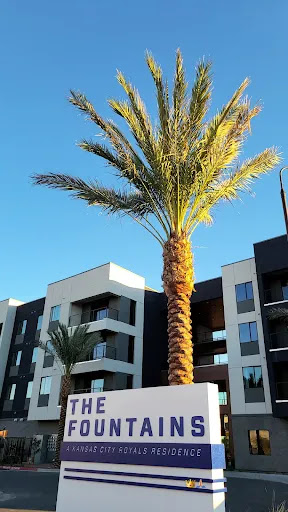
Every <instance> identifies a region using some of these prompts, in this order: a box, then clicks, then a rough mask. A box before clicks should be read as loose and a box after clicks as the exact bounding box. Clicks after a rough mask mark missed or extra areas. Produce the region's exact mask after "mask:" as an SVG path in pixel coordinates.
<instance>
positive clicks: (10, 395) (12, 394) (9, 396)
mask: <svg viewBox="0 0 288 512" xmlns="http://www.w3.org/2000/svg"><path fill="white" fill-rule="evenodd" d="M15 391H16V384H10V386H9V387H8V389H7V395H6V397H7V400H14V397H15Z"/></svg>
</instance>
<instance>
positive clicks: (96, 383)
mask: <svg viewBox="0 0 288 512" xmlns="http://www.w3.org/2000/svg"><path fill="white" fill-rule="evenodd" d="M103 388H104V379H93V380H91V393H97V391H103Z"/></svg>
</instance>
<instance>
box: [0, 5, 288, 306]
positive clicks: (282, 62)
mask: <svg viewBox="0 0 288 512" xmlns="http://www.w3.org/2000/svg"><path fill="white" fill-rule="evenodd" d="M287 16H288V4H287V2H286V1H285V0H278V1H277V2H271V1H269V2H268V0H262V1H260V0H254V1H253V2H251V0H244V1H242V2H241V3H237V2H231V0H230V1H229V0H224V1H218V2H214V1H212V0H210V1H208V0H202V1H201V2H198V1H197V2H196V1H195V0H178V1H177V2H172V1H171V0H166V1H163V0H158V1H155V0H153V1H152V0H146V1H145V2H135V0H133V1H132V0H126V1H125V2H119V1H118V0H110V2H99V1H96V0H82V2H81V3H79V2H78V1H77V2H76V1H75V0H69V1H68V0H62V1H59V0H50V1H49V2H39V0H27V1H26V2H23V1H20V0H14V1H11V0H3V1H2V2H1V8H0V48H1V51H0V69H1V82H0V89H1V107H0V110H1V123H0V131H1V134H0V135H1V149H0V176H1V181H0V215H1V223H0V234H1V238H0V239H1V242H2V243H1V249H0V300H1V299H5V298H7V297H11V296H12V297H15V298H18V299H20V300H24V301H27V300H32V299H34V298H37V297H40V296H43V295H45V293H46V286H47V283H49V282H53V281H56V280H58V279H61V278H64V277H67V276H70V275H72V274H76V273H78V272H81V271H83V270H86V269H89V268H92V267H94V266H97V265H100V264H102V263H105V262H107V261H114V262H115V263H117V264H119V265H122V266H124V267H126V268H128V269H130V270H132V271H134V272H136V273H139V274H141V275H143V276H145V277H146V280H147V284H148V285H150V286H152V287H155V288H157V289H160V288H161V268H162V261H161V248H160V246H159V247H158V246H157V242H156V241H154V240H153V238H152V237H150V236H149V234H146V232H145V231H144V230H143V229H141V228H140V227H138V226H137V225H136V224H135V225H134V224H133V222H132V221H130V220H124V219H122V220H118V219H117V218H115V217H106V216H105V215H104V214H101V213H100V212H99V210H97V209H96V208H87V207H86V205H85V203H84V202H83V203H82V202H80V201H75V200H72V199H70V198H69V197H68V194H65V193H64V192H61V191H51V190H48V189H44V188H40V187H32V185H31V183H30V181H29V176H30V175H31V173H33V172H43V171H44V172H46V171H53V172H57V171H59V172H68V173H71V174H75V175H76V174H77V175H80V176H82V177H93V176H97V177H98V178H100V179H101V180H102V181H103V182H104V183H107V184H111V183H113V181H114V178H113V176H112V175H111V173H110V171H109V170H108V169H107V167H105V165H104V164H103V162H102V161H101V160H100V159H97V157H95V156H93V155H90V154H88V153H85V152H83V151H82V150H80V149H79V148H77V147H76V141H77V140H79V139H81V138H82V137H85V136H86V137H90V136H93V135H95V134H96V133H97V128H96V126H95V125H92V124H91V123H89V122H88V121H85V119H84V118H83V117H81V116H80V115H79V114H78V112H77V111H76V110H75V109H74V108H73V107H72V106H71V105H70V104H69V103H68V102H67V97H68V94H69V89H70V88H73V89H76V90H81V91H82V92H84V93H85V94H86V95H87V96H88V97H89V98H90V99H91V100H92V101H93V103H94V105H95V107H96V108H97V110H98V111H99V112H100V113H101V114H102V115H104V116H111V117H113V118H114V119H115V116H114V115H112V114H110V112H109V109H108V107H107V102H106V100H107V98H109V97H112V96H113V97H117V98H119V97H123V94H122V91H121V88H120V86H119V85H118V84H117V81H116V79H115V74H116V69H117V68H118V69H120V70H121V71H123V72H124V73H125V74H126V75H127V76H128V77H129V78H130V79H131V80H132V81H133V82H134V83H135V85H137V87H138V89H139V90H140V93H141V95H142V96H143V98H144V99H145V100H146V101H147V105H148V108H149V109H150V110H151V112H152V117H155V101H154V100H155V96H154V90H153V85H152V82H151V79H150V76H149V72H148V70H147V68H146V65H145V62H144V52H145V50H146V49H149V50H151V51H152V53H153V54H154V56H155V58H156V59H157V61H158V62H159V63H160V64H161V65H162V67H163V69H164V72H165V73H166V75H167V76H168V77H169V78H170V79H171V78H172V76H173V70H174V57H175V51H176V49H177V47H180V48H181V50H182V52H183V56H184V60H185V67H186V70H187V76H188V78H189V81H190V83H191V82H192V80H193V76H194V67H195V64H196V62H197V61H198V59H199V58H200V57H202V56H203V55H205V56H206V57H208V58H210V59H212V61H213V69H214V93H213V104H212V112H213V111H215V109H216V108H217V107H221V106H222V104H223V103H224V102H226V101H227V99H228V98H229V97H230V96H231V95H232V93H233V92H234V90H235V89H236V87H237V86H238V85H239V84H240V82H241V81H242V80H243V79H244V77H245V76H249V77H251V80H252V84H251V86H250V87H249V91H248V92H249V96H251V98H252V101H254V102H256V101H258V100H261V102H262V103H263V105H264V110H263V112H262V113H261V114H260V116H259V117H258V118H257V119H256V120H255V121H254V122H253V125H252V136H251V137H250V138H249V140H248V142H247V143H246V146H245V153H244V155H243V156H244V157H248V156H252V155H253V154H254V153H257V152H259V151H261V150H262V149H264V148H265V147H267V146H272V145H277V146H279V147H280V148H281V151H282V152H283V158H284V161H285V163H287V162H288V151H287V130H286V122H287V118H288V102H287V83H288V67H287V64H286V63H287V49H288V48H287V40H288V35H287V34H288V31H287ZM120 124H121V123H120ZM287 187H288V176H287ZM254 192H255V193H256V197H255V198H253V197H252V196H250V195H246V196H243V199H242V201H238V202H236V203H234V204H233V206H231V205H221V206H220V207H219V208H218V210H217V212H216V215H215V217H216V218H215V224H214V225H213V226H212V227H210V228H206V227H200V228H198V231H196V232H195V235H194V237H193V240H192V243H193V248H194V252H195V267H196V278H197V280H198V281H199V280H204V279H208V278H211V277H215V276H217V275H220V273H221V265H224V264H227V263H229V262H233V261H236V260H241V259H243V258H247V257H250V256H252V254H253V253H252V251H253V247H252V244H253V242H257V241H260V240H262V239H266V238H270V237H274V236H278V235H280V234H283V233H284V222H283V218H282V211H281V204H280V201H279V186H278V172H277V171H275V172H274V173H272V174H270V175H269V176H265V177H264V178H263V179H261V180H259V181H258V182H257V184H256V185H255V186H254Z"/></svg>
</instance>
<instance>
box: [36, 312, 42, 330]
mask: <svg viewBox="0 0 288 512" xmlns="http://www.w3.org/2000/svg"><path fill="white" fill-rule="evenodd" d="M42 320H43V315H40V316H38V320H37V331H40V329H41V327H42Z"/></svg>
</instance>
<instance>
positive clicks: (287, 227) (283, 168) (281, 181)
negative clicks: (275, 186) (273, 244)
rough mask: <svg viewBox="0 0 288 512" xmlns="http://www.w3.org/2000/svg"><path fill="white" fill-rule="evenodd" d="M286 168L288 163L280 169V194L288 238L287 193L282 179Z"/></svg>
mask: <svg viewBox="0 0 288 512" xmlns="http://www.w3.org/2000/svg"><path fill="white" fill-rule="evenodd" d="M286 169H288V165H286V166H285V167H282V169H280V173H279V177H280V195H281V200H282V207H283V213H284V219H285V225H286V234H287V238H288V210H287V201H286V193H285V190H284V187H283V180H282V173H283V171H285V170H286Z"/></svg>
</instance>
